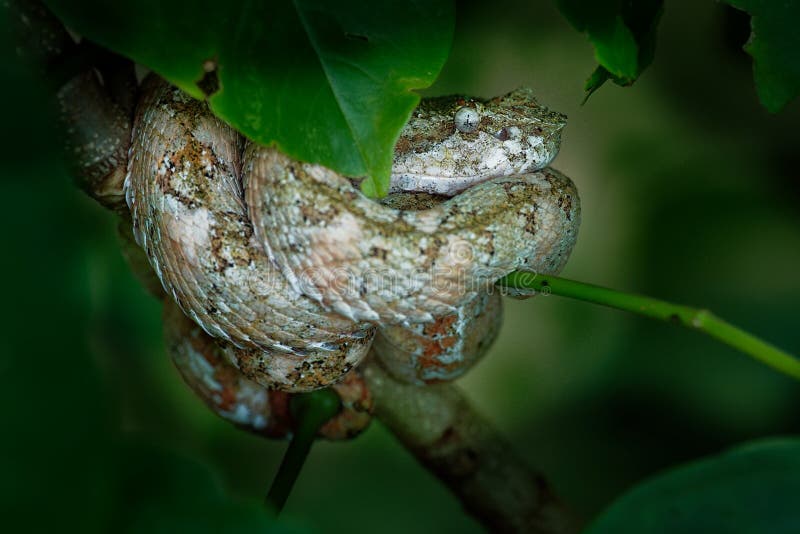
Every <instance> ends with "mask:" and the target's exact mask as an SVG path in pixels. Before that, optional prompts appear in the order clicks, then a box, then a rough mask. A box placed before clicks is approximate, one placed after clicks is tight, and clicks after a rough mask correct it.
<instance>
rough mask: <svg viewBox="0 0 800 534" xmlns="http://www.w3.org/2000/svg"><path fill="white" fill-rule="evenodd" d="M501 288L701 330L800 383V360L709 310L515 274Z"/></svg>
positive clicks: (570, 282)
mask: <svg viewBox="0 0 800 534" xmlns="http://www.w3.org/2000/svg"><path fill="white" fill-rule="evenodd" d="M497 285H498V286H500V287H506V288H513V289H517V290H522V291H531V292H540V293H543V294H553V295H560V296H562V297H569V298H574V299H578V300H583V301H586V302H592V303H594V304H600V305H601V306H608V307H609V308H616V309H619V310H625V311H629V312H632V313H636V314H639V315H644V316H645V317H650V318H653V319H659V320H661V321H667V322H671V323H677V324H680V325H682V326H685V327H687V328H691V329H693V330H699V331H700V332H703V333H705V334H708V335H709V336H711V337H713V338H715V339H717V340H719V341H721V342H723V343H725V344H726V345H729V346H731V347H733V348H735V349H737V350H739V351H741V352H743V353H745V354H747V355H748V356H750V357H751V358H754V359H756V360H758V361H760V362H762V363H764V364H766V365H768V366H770V367H772V368H773V369H776V370H778V371H780V372H781V373H784V374H786V375H789V376H791V377H793V378H795V379H797V380H800V360H798V359H797V358H795V357H793V356H792V355H790V354H788V353H786V352H784V351H782V350H780V349H779V348H777V347H775V346H774V345H770V344H769V343H767V342H765V341H762V340H761V339H759V338H757V337H755V336H754V335H752V334H749V333H747V332H745V331H744V330H741V329H739V328H737V327H735V326H733V325H732V324H730V323H727V322H725V321H723V320H722V319H720V318H719V317H717V316H715V315H714V314H713V313H711V312H710V311H708V310H705V309H699V308H692V307H689V306H681V305H679V304H672V303H670V302H665V301H663V300H658V299H654V298H650V297H645V296H642V295H633V294H630V293H624V292H622V291H616V290H614V289H609V288H606V287H600V286H596V285H592V284H586V283H583V282H576V281H574V280H567V279H565V278H559V277H557V276H551V275H542V274H535V273H526V272H519V271H517V272H513V273H511V274H509V275H508V276H506V277H504V278H501V279H500V280H498V282H497Z"/></svg>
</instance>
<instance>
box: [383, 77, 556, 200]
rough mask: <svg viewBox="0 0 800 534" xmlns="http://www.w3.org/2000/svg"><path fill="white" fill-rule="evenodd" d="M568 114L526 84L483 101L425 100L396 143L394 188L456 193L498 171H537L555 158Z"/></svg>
mask: <svg viewBox="0 0 800 534" xmlns="http://www.w3.org/2000/svg"><path fill="white" fill-rule="evenodd" d="M565 125H566V116H564V115H563V114H561V113H557V112H554V111H550V110H548V109H547V108H545V107H543V106H541V105H540V104H539V103H538V102H537V101H536V98H535V97H534V95H533V91H532V90H531V89H528V88H520V89H517V90H515V91H512V92H511V93H508V94H507V95H504V96H501V97H496V98H492V99H489V100H482V99H477V98H469V97H464V96H445V97H436V98H428V99H424V100H423V101H422V102H421V103H420V105H419V106H418V107H417V109H416V110H415V111H414V112H413V114H412V116H411V119H410V120H409V122H408V123H407V124H406V126H405V128H404V129H403V131H402V132H401V134H400V138H399V140H398V142H397V145H396V146H395V157H394V164H393V167H392V181H391V186H390V190H391V191H392V192H400V191H423V192H427V193H433V194H440V195H448V196H450V195H454V194H457V193H459V192H461V191H463V190H464V189H466V188H468V187H470V186H472V185H474V184H476V183H479V182H482V181H485V180H488V179H490V178H495V177H498V176H509V175H514V174H521V173H525V172H533V171H536V170H538V169H541V168H544V167H546V166H547V165H548V164H549V163H550V162H551V161H552V160H553V158H555V156H556V154H557V153H558V148H559V145H560V143H561V130H562V129H563V128H564V126H565Z"/></svg>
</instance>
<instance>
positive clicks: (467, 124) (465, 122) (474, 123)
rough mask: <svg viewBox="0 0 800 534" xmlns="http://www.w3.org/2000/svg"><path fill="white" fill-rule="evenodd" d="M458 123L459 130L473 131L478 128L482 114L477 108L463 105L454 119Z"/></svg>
mask: <svg viewBox="0 0 800 534" xmlns="http://www.w3.org/2000/svg"><path fill="white" fill-rule="evenodd" d="M453 120H454V121H455V123H456V129H457V130H458V131H459V132H464V133H472V132H474V131H475V130H477V129H478V123H479V122H480V121H481V116H480V115H478V112H477V111H476V110H475V108H471V107H469V106H463V107H460V108H458V111H456V115H455V117H454V119H453Z"/></svg>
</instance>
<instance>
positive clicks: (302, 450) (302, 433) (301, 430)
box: [266, 388, 341, 515]
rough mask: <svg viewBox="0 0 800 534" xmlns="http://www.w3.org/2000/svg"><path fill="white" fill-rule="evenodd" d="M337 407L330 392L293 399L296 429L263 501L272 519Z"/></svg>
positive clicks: (320, 392) (281, 507)
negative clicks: (315, 440)
mask: <svg viewBox="0 0 800 534" xmlns="http://www.w3.org/2000/svg"><path fill="white" fill-rule="evenodd" d="M340 407H341V405H340V402H339V396H338V395H337V394H336V393H334V392H333V390H331V389H329V388H328V389H322V390H319V391H313V392H311V393H302V394H296V395H293V396H292V399H291V401H290V405H289V409H290V410H291V413H292V415H293V417H294V420H295V422H296V424H297V426H296V428H295V432H294V435H293V436H292V439H291V441H290V442H289V447H288V448H287V449H286V453H285V454H284V456H283V460H281V465H280V467H278V472H277V473H276V474H275V478H274V479H273V481H272V486H270V488H269V493H268V494H267V499H266V504H267V506H268V507H269V508H271V509H272V510H274V512H275V515H278V514H280V512H281V510H283V506H284V505H285V504H286V500H287V499H288V498H289V493H291V491H292V488H293V487H294V483H295V482H296V481H297V477H298V476H299V474H300V470H301V469H302V468H303V464H305V461H306V458H307V457H308V452H309V451H310V450H311V445H312V443H314V439H315V438H316V437H317V432H319V429H320V427H322V425H324V424H325V423H326V422H327V421H328V420H329V419H330V418H331V417H333V416H335V415H336V414H337V413H338V412H339V409H340Z"/></svg>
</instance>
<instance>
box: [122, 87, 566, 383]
mask: <svg viewBox="0 0 800 534" xmlns="http://www.w3.org/2000/svg"><path fill="white" fill-rule="evenodd" d="M563 125H564V119H563V116H561V115H559V114H556V113H553V112H549V111H547V110H545V109H543V108H541V107H539V106H538V104H536V102H535V100H534V99H533V97H532V95H531V93H530V91H528V90H519V91H515V92H513V93H511V94H509V95H506V96H505V97H502V98H497V99H493V100H490V101H477V100H468V99H460V98H457V97H447V98H438V99H430V100H424V101H423V103H422V104H421V105H420V106H419V108H418V110H417V111H416V112H415V114H414V115H413V117H412V120H411V121H410V122H409V124H408V125H407V126H406V128H405V129H404V131H403V133H402V134H401V137H400V140H399V141H398V144H397V148H396V156H395V166H394V169H393V170H394V171H395V172H394V174H393V177H392V179H393V181H392V191H393V192H394V193H393V194H392V195H390V196H389V197H388V198H387V199H385V200H384V201H383V202H376V201H374V200H371V199H368V198H366V197H364V196H363V195H362V194H361V193H360V192H359V190H358V189H357V187H356V186H355V185H354V183H353V181H352V180H350V179H348V178H346V177H343V176H340V175H338V174H336V173H335V172H333V171H331V170H329V169H327V168H324V167H322V166H319V165H314V164H306V163H300V162H297V161H293V160H291V159H290V158H289V157H287V156H285V155H284V154H282V153H281V152H279V151H278V150H277V149H275V148H268V147H262V146H257V145H254V144H247V143H245V142H244V141H243V139H242V138H241V136H239V135H238V134H237V133H236V132H235V131H234V130H233V129H231V128H230V127H228V126H226V125H224V124H223V123H222V122H221V121H219V120H218V119H217V118H216V117H214V116H213V114H211V113H210V111H209V110H208V108H207V106H206V104H205V103H203V102H199V101H196V100H193V99H191V98H190V97H188V96H186V95H185V94H183V93H182V92H180V91H179V90H177V89H174V88H171V87H170V86H168V85H167V84H166V83H164V82H163V81H160V80H158V79H157V78H155V77H151V78H148V79H147V80H146V81H145V83H144V86H143V96H142V100H141V101H140V104H139V106H138V111H137V116H136V119H135V123H134V134H133V144H132V146H131V153H130V157H129V166H128V177H127V178H126V183H125V189H126V197H127V201H128V205H129V208H130V210H131V213H132V216H133V222H134V233H135V236H136V240H137V242H138V243H139V244H140V245H141V246H142V248H143V249H144V250H145V252H146V253H147V256H148V258H149V261H150V263H151V265H152V266H153V268H154V269H155V271H156V273H157V274H158V276H159V278H160V279H161V282H162V284H163V286H164V288H165V290H166V291H167V293H168V294H170V295H172V297H173V298H174V300H175V301H176V302H177V303H178V304H179V305H180V307H181V309H182V310H183V311H184V313H186V315H188V316H189V317H191V318H192V319H193V320H194V321H195V322H196V323H197V324H198V325H200V326H201V327H202V328H203V330H205V331H206V332H207V333H208V334H210V335H211V336H213V337H215V338H217V339H218V340H220V342H221V343H222V344H223V346H225V347H227V348H226V350H225V351H224V353H225V354H226V355H227V356H226V357H227V358H228V364H232V365H234V366H235V367H237V368H238V369H239V371H241V373H242V374H243V375H244V376H245V377H247V378H248V379H250V380H253V381H255V382H257V383H258V384H260V385H261V386H264V387H267V388H272V389H278V390H282V391H308V390H312V389H317V388H321V387H324V386H327V385H330V384H333V383H336V382H337V381H338V380H340V379H341V378H342V377H343V376H344V375H345V374H347V372H348V371H350V369H352V368H354V367H356V366H357V365H358V364H359V363H360V362H361V361H362V360H363V359H364V357H365V356H366V355H367V353H368V351H369V349H370V346H371V344H372V340H373V337H374V336H375V331H376V328H378V329H380V330H381V332H380V334H379V335H378V340H379V341H378V342H377V343H376V349H377V356H378V357H379V358H380V359H381V360H382V361H383V362H384V364H385V366H386V367H387V368H388V369H389V370H390V371H391V372H392V373H393V374H395V375H396V376H399V377H401V378H403V379H405V380H408V381H412V382H419V381H422V382H426V381H434V380H441V379H452V378H454V377H455V376H458V375H459V374H461V373H463V372H464V370H465V369H466V368H467V367H468V366H469V365H471V363H472V362H473V361H474V360H475V359H477V357H479V356H480V355H481V354H482V353H483V352H485V351H486V349H487V348H488V346H489V344H491V341H492V340H493V339H494V337H495V335H496V332H497V329H498V328H499V323H500V319H499V318H500V302H499V296H498V295H497V294H490V291H491V289H492V284H493V283H494V282H495V281H496V280H497V279H498V278H500V277H501V276H503V275H505V274H507V273H509V272H511V271H514V270H519V269H522V270H530V271H535V272H541V273H556V272H558V271H559V270H560V269H561V268H562V266H563V265H564V263H565V261H566V259H567V256H568V255H569V253H570V251H571V249H572V246H573V244H574V242H575V238H576V233H577V229H578V225H579V217H580V215H579V214H580V211H579V204H578V196H577V192H576V190H575V187H574V185H573V184H572V182H571V181H570V180H569V179H568V178H567V177H565V176H563V175H562V174H560V173H558V172H557V171H554V170H552V169H545V166H546V165H547V164H548V163H549V162H550V161H551V160H552V158H553V157H555V154H556V152H557V149H558V143H559V141H560V131H561V128H562V127H563ZM408 191H417V192H408ZM440 195H455V196H452V198H449V199H444V198H443V197H441V196H440Z"/></svg>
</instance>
